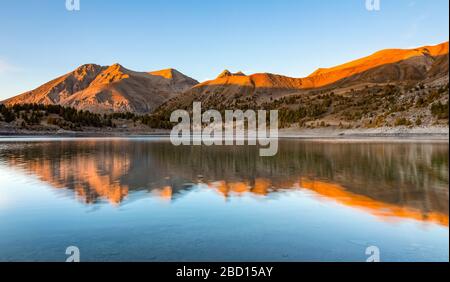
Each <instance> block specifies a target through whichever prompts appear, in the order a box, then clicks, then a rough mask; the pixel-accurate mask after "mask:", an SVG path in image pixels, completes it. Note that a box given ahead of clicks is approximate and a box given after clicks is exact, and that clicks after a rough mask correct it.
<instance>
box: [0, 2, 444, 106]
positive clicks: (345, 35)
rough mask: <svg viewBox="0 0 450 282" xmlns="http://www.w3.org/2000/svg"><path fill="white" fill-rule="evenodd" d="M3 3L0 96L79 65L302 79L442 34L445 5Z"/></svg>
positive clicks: (439, 37) (427, 41) (198, 75)
mask: <svg viewBox="0 0 450 282" xmlns="http://www.w3.org/2000/svg"><path fill="white" fill-rule="evenodd" d="M65 1H66V0H8V1H1V3H0V5H1V6H0V26H1V29H0V40H1V41H0V99H3V98H7V97H10V96H13V95H16V94H19V93H21V92H23V91H26V90H30V89H32V88H35V87H37V86H39V85H40V84H42V83H44V82H46V81H48V80H50V79H53V78H55V77H57V76H59V75H61V74H64V73H67V72H69V71H72V70H73V69H75V68H76V67H77V66H79V65H81V64H85V63H97V64H101V65H110V64H113V63H115V62H119V63H121V64H122V65H124V66H125V67H127V68H130V69H133V70H139V71H151V70H158V69H163V68H168V67H172V68H176V69H178V70H180V71H181V72H183V73H185V74H187V75H189V76H192V77H194V78H196V79H197V80H200V81H203V80H206V79H210V78H214V77H215V76H216V75H217V74H218V73H220V72H221V71H222V70H223V69H225V68H227V69H230V70H231V71H238V70H242V71H244V72H247V73H254V72H272V73H279V74H285V75H289V76H293V77H303V76H306V75H308V74H309V73H311V72H313V71H314V70H315V69H316V68H318V67H329V66H333V65H337V64H340V63H344V62H346V61H349V60H352V59H355V58H358V57H362V56H365V55H369V54H371V53H372V52H374V51H377V50H380V49H385V48H393V47H395V48H409V47H416V46H421V45H427V44H437V43H441V42H444V41H447V40H448V37H449V28H448V26H449V13H448V9H449V1H448V0H380V1H381V10H380V11H377V12H369V11H367V10H366V8H365V0H338V1H333V0H240V1H238V0H227V1H225V0H221V1H219V0H216V1H214V0H179V1H177V0H170V1H167V0H164V1H163V0H146V1H143V0H142V1H138V0H134V1H133V0H128V1H125V0H120V1H119V0H80V1H81V10H80V11H78V12H69V11H67V10H66V8H65Z"/></svg>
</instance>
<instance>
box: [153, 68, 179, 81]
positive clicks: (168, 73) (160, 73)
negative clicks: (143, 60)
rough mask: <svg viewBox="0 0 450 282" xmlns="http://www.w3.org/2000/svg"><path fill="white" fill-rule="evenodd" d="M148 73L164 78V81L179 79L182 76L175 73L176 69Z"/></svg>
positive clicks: (177, 72)
mask: <svg viewBox="0 0 450 282" xmlns="http://www.w3.org/2000/svg"><path fill="white" fill-rule="evenodd" d="M149 73H150V74H151V75H157V76H161V77H164V78H166V79H174V78H176V77H179V76H184V75H183V74H182V73H181V72H179V71H177V70H176V69H172V68H168V69H163V70H158V71H152V72H149Z"/></svg>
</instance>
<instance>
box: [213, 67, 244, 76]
mask: <svg viewBox="0 0 450 282" xmlns="http://www.w3.org/2000/svg"><path fill="white" fill-rule="evenodd" d="M230 76H246V75H245V74H244V73H243V72H241V71H238V72H236V73H232V72H230V71H229V70H227V69H226V70H224V71H223V72H221V73H220V74H219V76H217V78H223V77H230Z"/></svg>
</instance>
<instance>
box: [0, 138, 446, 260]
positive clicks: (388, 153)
mask: <svg viewBox="0 0 450 282" xmlns="http://www.w3.org/2000/svg"><path fill="white" fill-rule="evenodd" d="M448 148H449V146H448V143H412V142H387V143H365V142H342V141H327V142H318V141H305V140H303V141H302V140H283V141H280V148H279V153H278V155H276V156H275V157H273V158H260V157H259V156H258V152H259V151H258V149H257V148H256V147H241V146H238V147H225V146H223V147H186V146H185V147H174V146H172V144H171V143H170V142H168V141H167V140H163V139H157V138H132V139H0V261H64V260H65V259H66V257H67V256H66V254H65V250H66V248H67V247H68V246H71V245H74V246H77V247H79V249H80V251H81V260H82V261H365V260H366V258H367V255H366V254H365V251H366V248H367V247H369V246H377V247H378V248H379V249H380V252H381V260H383V261H448V260H449V237H448V236H449V227H448V213H449V193H448V192H449V179H448V173H449V159H448V153H449V149H448Z"/></svg>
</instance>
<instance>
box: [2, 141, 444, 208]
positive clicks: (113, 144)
mask: <svg viewBox="0 0 450 282" xmlns="http://www.w3.org/2000/svg"><path fill="white" fill-rule="evenodd" d="M3 147H5V146H3ZM0 160H2V161H5V160H6V161H7V162H8V163H9V164H10V165H11V166H13V167H19V166H20V167H23V168H25V169H26V170H27V171H29V172H31V173H33V174H36V175H38V176H39V177H40V178H41V179H42V180H44V181H47V182H49V183H51V184H52V185H53V186H55V187H68V188H70V189H73V190H75V191H76V193H77V195H79V196H81V197H82V198H83V199H85V201H87V202H95V201H96V200H97V198H98V197H101V198H108V199H109V200H110V201H111V202H114V203H119V202H120V201H122V199H123V198H124V197H125V196H126V195H127V194H128V193H129V191H132V190H154V192H156V193H157V194H158V193H159V194H160V195H162V196H164V197H166V198H167V197H169V196H170V197H173V196H176V194H177V193H178V192H180V191H182V190H186V189H188V188H189V185H186V183H192V182H194V183H197V182H198V181H199V179H200V180H201V181H203V182H206V183H212V182H218V181H224V182H225V183H228V184H227V185H225V186H223V185H222V186H221V187H224V188H223V189H225V190H226V189H231V190H232V189H236V188H233V187H240V188H239V189H240V190H242V189H243V188H242V187H241V185H240V184H239V183H245V185H247V186H248V187H249V188H248V189H247V190H248V192H253V193H255V194H258V193H257V191H259V194H264V193H270V192H275V191H277V190H278V189H289V188H291V187H292V185H294V184H295V183H298V181H299V179H301V178H304V177H306V178H308V179H313V180H314V179H315V180H318V181H324V182H328V183H337V184H339V185H341V186H343V187H345V189H346V190H348V191H349V192H351V193H354V194H358V195H365V196H368V197H370V198H372V199H376V200H379V201H383V202H386V203H392V204H398V205H406V206H412V207H415V208H419V209H421V210H425V211H427V210H437V211H440V212H444V213H448V144H405V143H403V144H399V143H389V144H387V143H378V144H363V143H352V144H348V143H347V144H346V143H331V142H314V143H313V142H298V141H293V140H284V141H281V143H280V148H279V152H278V154H277V155H276V156H275V157H273V158H261V157H259V156H258V148H256V147H248V146H236V147H228V146H222V147H205V146H201V147H200V146H180V147H174V146H172V145H171V144H170V143H168V142H153V141H152V142H142V141H138V140H109V141H93V140H83V141H66V142H63V141H57V142H41V143H26V144H25V143H24V144H20V143H17V144H15V145H12V144H11V145H9V146H7V147H6V148H5V149H3V150H1V151H0ZM200 175H201V176H200ZM261 179H265V180H268V181H269V182H270V185H266V186H267V187H266V188H265V189H261V186H260V185H259V184H258V183H260V182H258V181H261ZM169 187H171V189H172V190H171V191H170V193H169V191H168V188H169ZM227 187H228V188H227ZM230 187H231V188H230ZM247 190H246V191H247ZM262 190H265V191H266V192H264V193H262V192H261V191H262ZM226 192H227V191H226Z"/></svg>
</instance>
